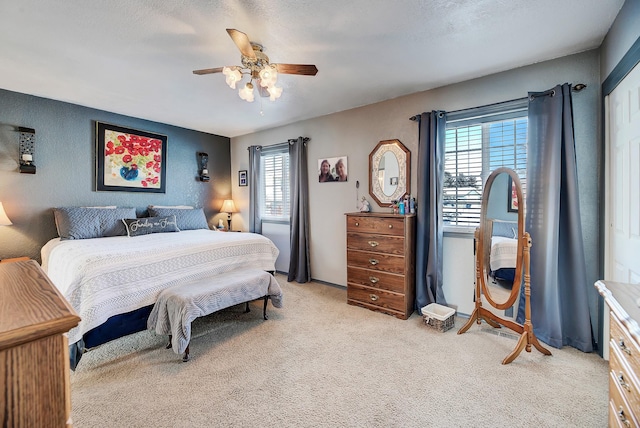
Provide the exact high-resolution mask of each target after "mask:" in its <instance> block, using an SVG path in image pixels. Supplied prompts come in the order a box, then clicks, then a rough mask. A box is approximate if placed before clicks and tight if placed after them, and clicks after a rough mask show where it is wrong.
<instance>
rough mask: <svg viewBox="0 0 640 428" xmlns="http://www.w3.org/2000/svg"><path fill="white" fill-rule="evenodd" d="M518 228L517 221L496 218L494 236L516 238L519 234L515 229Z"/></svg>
mask: <svg viewBox="0 0 640 428" xmlns="http://www.w3.org/2000/svg"><path fill="white" fill-rule="evenodd" d="M517 229H518V222H517V221H501V220H494V221H493V233H492V236H504V237H505V238H512V239H515V238H516V235H517V233H516V232H515V231H516V230H517Z"/></svg>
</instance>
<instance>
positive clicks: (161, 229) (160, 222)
mask: <svg viewBox="0 0 640 428" xmlns="http://www.w3.org/2000/svg"><path fill="white" fill-rule="evenodd" d="M122 223H124V225H125V227H126V229H127V235H129V236H140V235H148V234H150V233H165V232H180V229H178V226H177V224H176V216H174V215H172V216H168V217H143V218H131V219H129V218H123V219H122Z"/></svg>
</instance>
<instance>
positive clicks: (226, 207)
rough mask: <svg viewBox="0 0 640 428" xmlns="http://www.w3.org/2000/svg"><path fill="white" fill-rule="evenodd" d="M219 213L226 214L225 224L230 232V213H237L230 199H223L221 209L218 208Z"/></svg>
mask: <svg viewBox="0 0 640 428" xmlns="http://www.w3.org/2000/svg"><path fill="white" fill-rule="evenodd" d="M220 212H222V213H227V224H228V225H229V229H228V230H229V231H231V213H237V212H238V210H237V209H236V205H235V204H234V203H233V200H231V199H225V200H224V202H223V203H222V208H220Z"/></svg>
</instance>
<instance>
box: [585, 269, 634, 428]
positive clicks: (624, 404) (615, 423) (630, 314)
mask: <svg viewBox="0 0 640 428" xmlns="http://www.w3.org/2000/svg"><path fill="white" fill-rule="evenodd" d="M595 286H596V288H597V289H598V292H599V293H600V294H601V295H602V297H604V300H605V302H606V303H607V305H608V306H609V310H610V326H609V333H610V342H609V367H610V372H609V426H610V427H638V426H640V307H639V306H638V305H639V304H640V300H638V299H640V284H624V283H620V282H613V281H597V282H596V284H595Z"/></svg>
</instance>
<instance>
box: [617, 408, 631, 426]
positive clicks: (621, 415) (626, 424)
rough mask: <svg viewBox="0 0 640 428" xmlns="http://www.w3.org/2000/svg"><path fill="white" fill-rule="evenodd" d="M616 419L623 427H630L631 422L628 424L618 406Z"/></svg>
mask: <svg viewBox="0 0 640 428" xmlns="http://www.w3.org/2000/svg"><path fill="white" fill-rule="evenodd" d="M618 419H620V422H622V423H623V424H624V426H626V427H630V426H631V422H629V419H627V417H626V416H625V415H624V409H623V408H622V406H620V409H618Z"/></svg>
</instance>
